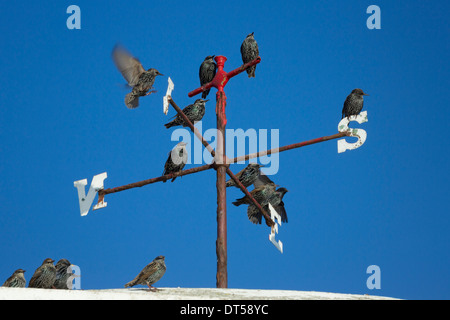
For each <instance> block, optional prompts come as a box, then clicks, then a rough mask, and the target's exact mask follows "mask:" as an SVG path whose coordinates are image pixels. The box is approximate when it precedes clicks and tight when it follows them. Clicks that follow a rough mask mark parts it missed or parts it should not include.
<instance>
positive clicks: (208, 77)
mask: <svg viewBox="0 0 450 320" xmlns="http://www.w3.org/2000/svg"><path fill="white" fill-rule="evenodd" d="M216 71H217V64H216V63H215V62H214V56H207V57H206V58H205V60H203V62H202V64H201V65H200V70H199V72H198V73H199V77H200V85H201V86H203V85H205V84H207V83H209V82H211V81H212V80H213V79H214V76H215V75H216ZM209 90H211V89H208V90H205V91H203V93H202V98H203V99H205V98H206V97H207V96H208V94H209Z"/></svg>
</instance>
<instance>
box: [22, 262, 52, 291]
mask: <svg viewBox="0 0 450 320" xmlns="http://www.w3.org/2000/svg"><path fill="white" fill-rule="evenodd" d="M53 262H55V261H54V260H52V259H50V258H47V259H45V260H44V262H42V265H41V266H40V267H39V268H37V269H36V271H35V272H34V274H33V277H31V279H30V282H29V283H28V288H43V289H50V288H53V285H54V283H55V280H56V268H55V266H54V265H53Z"/></svg>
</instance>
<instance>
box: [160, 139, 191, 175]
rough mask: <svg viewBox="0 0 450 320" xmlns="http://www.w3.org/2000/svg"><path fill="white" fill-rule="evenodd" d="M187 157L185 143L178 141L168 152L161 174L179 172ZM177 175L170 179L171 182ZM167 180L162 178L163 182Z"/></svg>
mask: <svg viewBox="0 0 450 320" xmlns="http://www.w3.org/2000/svg"><path fill="white" fill-rule="evenodd" d="M187 158H188V153H187V149H186V143H185V142H180V143H178V144H177V145H176V146H175V147H174V148H173V149H172V151H170V152H169V158H168V159H167V161H166V164H165V165H164V172H163V175H164V176H165V175H166V174H171V173H174V172H179V171H181V170H183V168H184V166H185V165H186V162H187ZM176 178H177V177H175V178H173V179H172V182H174V181H175V179H176ZM166 181H167V180H164V181H163V182H166Z"/></svg>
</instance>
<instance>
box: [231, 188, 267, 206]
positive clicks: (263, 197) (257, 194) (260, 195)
mask: <svg viewBox="0 0 450 320" xmlns="http://www.w3.org/2000/svg"><path fill="white" fill-rule="evenodd" d="M275 191H276V185H275V184H266V185H264V186H261V187H258V188H255V189H253V190H252V191H251V192H250V194H251V195H252V197H253V198H254V199H255V200H256V201H257V202H258V203H259V204H260V205H261V206H262V207H264V206H265V205H266V204H267V203H268V201H269V198H270V197H271V196H272V194H273V193H274V192H275ZM252 203H253V202H252V201H251V200H250V199H249V198H248V197H247V196H244V197H242V198H239V199H236V201H234V202H233V204H234V205H235V206H240V205H242V204H252Z"/></svg>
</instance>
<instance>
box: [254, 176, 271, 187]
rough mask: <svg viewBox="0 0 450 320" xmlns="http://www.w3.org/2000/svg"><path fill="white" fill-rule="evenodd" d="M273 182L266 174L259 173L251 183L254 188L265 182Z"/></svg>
mask: <svg viewBox="0 0 450 320" xmlns="http://www.w3.org/2000/svg"><path fill="white" fill-rule="evenodd" d="M269 183H270V184H275V183H274V182H273V181H272V180H270V179H269V177H268V176H266V175H265V174H263V173H261V174H260V175H259V177H258V178H256V180H255V182H254V183H253V185H254V186H255V188H259V187H261V186H264V185H266V184H269Z"/></svg>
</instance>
